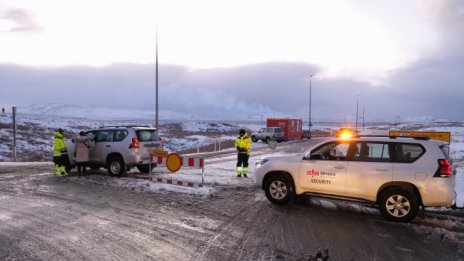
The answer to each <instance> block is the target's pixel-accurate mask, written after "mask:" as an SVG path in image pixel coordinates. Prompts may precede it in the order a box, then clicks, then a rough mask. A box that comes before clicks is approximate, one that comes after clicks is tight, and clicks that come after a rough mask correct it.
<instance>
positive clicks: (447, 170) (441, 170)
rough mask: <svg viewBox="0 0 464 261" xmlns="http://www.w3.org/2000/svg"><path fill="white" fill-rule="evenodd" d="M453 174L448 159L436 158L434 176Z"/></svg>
mask: <svg viewBox="0 0 464 261" xmlns="http://www.w3.org/2000/svg"><path fill="white" fill-rule="evenodd" d="M451 175H453V170H452V169H451V164H450V163H449V161H448V160H445V159H439V160H438V169H437V172H435V175H434V177H450V176H451Z"/></svg>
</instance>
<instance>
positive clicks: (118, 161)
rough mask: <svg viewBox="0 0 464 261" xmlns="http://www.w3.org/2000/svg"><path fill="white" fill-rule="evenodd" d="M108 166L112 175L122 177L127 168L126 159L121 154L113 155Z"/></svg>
mask: <svg viewBox="0 0 464 261" xmlns="http://www.w3.org/2000/svg"><path fill="white" fill-rule="evenodd" d="M106 168H107V169H108V173H109V174H110V176H117V177H120V176H122V174H123V173H124V170H125V166H124V161H123V160H122V158H121V157H119V156H112V157H110V158H109V159H108V162H107V165H106Z"/></svg>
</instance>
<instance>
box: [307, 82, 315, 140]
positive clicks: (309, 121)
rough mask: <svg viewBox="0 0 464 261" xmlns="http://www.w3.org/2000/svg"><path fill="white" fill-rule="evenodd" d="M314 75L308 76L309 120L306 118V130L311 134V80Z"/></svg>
mask: <svg viewBox="0 0 464 261" xmlns="http://www.w3.org/2000/svg"><path fill="white" fill-rule="evenodd" d="M314 76H316V75H313V74H311V75H309V118H308V130H309V132H311V125H312V123H311V78H313V77H314Z"/></svg>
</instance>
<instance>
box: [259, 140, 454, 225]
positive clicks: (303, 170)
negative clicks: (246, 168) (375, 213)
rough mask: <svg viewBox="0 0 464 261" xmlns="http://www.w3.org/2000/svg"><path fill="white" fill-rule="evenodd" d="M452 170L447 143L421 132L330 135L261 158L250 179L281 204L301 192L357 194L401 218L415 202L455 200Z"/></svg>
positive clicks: (409, 215) (435, 204)
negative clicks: (299, 151) (298, 150)
mask: <svg viewBox="0 0 464 261" xmlns="http://www.w3.org/2000/svg"><path fill="white" fill-rule="evenodd" d="M454 180H455V175H454V173H453V170H452V168H451V160H450V159H449V146H448V144H447V143H444V142H441V141H436V140H428V139H426V138H417V137H416V138H408V137H406V138H405V137H356V138H352V139H349V140H346V139H341V138H330V139H328V140H325V141H323V142H321V143H319V144H317V145H315V146H314V147H312V148H310V149H309V150H307V151H306V152H305V153H304V154H303V155H297V156H275V157H266V158H261V159H259V160H258V161H257V162H256V165H255V181H256V184H257V185H258V186H261V188H263V189H264V190H265V193H266V197H267V198H268V199H269V200H270V201H271V202H272V203H276V204H285V203H287V202H289V201H290V200H291V199H292V198H293V197H295V196H297V195H301V194H304V193H310V194H316V195H321V196H324V195H325V196H335V197H342V198H352V199H361V200H366V201H368V202H371V203H373V204H378V206H379V208H380V211H381V213H382V214H383V216H384V217H385V218H386V219H388V220H391V221H398V222H406V221H409V220H411V219H412V218H414V217H415V216H416V214H417V211H418V208H419V206H424V207H438V206H452V205H454V204H455V198H456V193H455V192H454V182H455V181H454Z"/></svg>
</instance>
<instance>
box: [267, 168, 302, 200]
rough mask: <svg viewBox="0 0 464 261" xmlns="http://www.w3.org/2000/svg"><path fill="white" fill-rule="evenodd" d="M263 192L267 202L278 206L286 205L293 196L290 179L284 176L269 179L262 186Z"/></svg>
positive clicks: (293, 190)
mask: <svg viewBox="0 0 464 261" xmlns="http://www.w3.org/2000/svg"><path fill="white" fill-rule="evenodd" d="M264 191H265V193H266V197H267V199H268V200H269V201H271V202H272V203H274V204H280V205H283V204H287V203H288V202H289V201H290V200H291V199H292V198H293V197H294V195H295V189H294V188H293V184H292V182H291V180H290V178H289V177H287V176H285V175H284V174H279V175H274V176H272V177H271V178H269V179H268V180H267V181H266V184H265V185H264Z"/></svg>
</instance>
